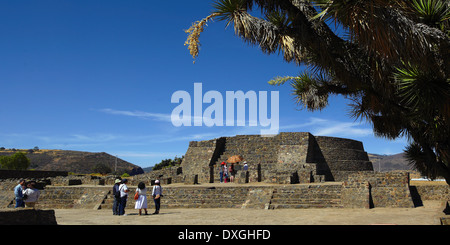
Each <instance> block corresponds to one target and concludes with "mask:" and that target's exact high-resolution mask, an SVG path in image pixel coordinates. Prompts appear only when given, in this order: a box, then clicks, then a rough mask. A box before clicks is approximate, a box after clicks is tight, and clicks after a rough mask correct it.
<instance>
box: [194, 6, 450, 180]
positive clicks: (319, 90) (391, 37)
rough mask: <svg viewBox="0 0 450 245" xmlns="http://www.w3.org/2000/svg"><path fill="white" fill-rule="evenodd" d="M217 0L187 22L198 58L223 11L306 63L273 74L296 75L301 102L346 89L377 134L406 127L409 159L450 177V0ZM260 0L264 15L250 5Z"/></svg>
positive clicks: (267, 45) (249, 36) (268, 49)
mask: <svg viewBox="0 0 450 245" xmlns="http://www.w3.org/2000/svg"><path fill="white" fill-rule="evenodd" d="M213 7H214V11H213V13H212V14H211V15H209V16H208V17H206V18H204V19H203V20H201V21H198V22H196V23H194V24H193V25H192V26H191V28H189V29H188V30H187V31H186V32H187V33H189V36H188V39H187V41H186V43H185V45H188V48H189V50H190V52H191V55H192V56H193V57H194V58H195V57H197V55H198V52H199V49H198V47H199V36H200V33H201V32H202V31H203V28H204V26H205V24H206V22H208V21H210V20H212V19H217V20H220V21H226V22H227V26H228V25H233V26H234V31H235V34H236V35H237V36H239V37H241V38H242V39H243V40H244V41H245V42H247V43H249V44H252V45H255V46H258V47H259V48H260V49H261V51H262V52H264V53H267V54H278V53H279V54H281V55H282V56H283V58H284V60H285V61H287V62H292V63H295V64H297V65H299V66H300V65H302V64H305V65H306V66H307V69H306V71H302V72H301V73H300V74H298V75H295V74H294V75H293V76H288V77H275V78H274V79H273V80H271V81H270V82H269V83H271V84H273V85H281V84H284V83H286V82H289V83H290V85H291V86H292V88H293V95H294V97H295V98H296V100H297V103H298V105H299V106H300V107H301V108H306V109H308V110H311V111H315V110H321V109H323V108H325V107H326V106H327V105H328V98H329V96H330V95H341V96H344V97H345V98H348V99H349V100H350V101H351V105H350V106H351V115H352V116H353V117H354V118H355V119H360V120H367V121H368V122H370V123H371V124H372V126H373V130H374V133H375V135H376V136H379V137H385V138H388V139H395V138H398V137H402V136H406V137H407V138H408V140H409V141H410V145H409V146H408V147H407V148H406V150H405V151H406V155H407V158H408V159H409V161H410V163H411V164H412V165H413V166H414V167H415V168H416V169H418V170H420V171H421V172H422V174H424V175H427V176H428V177H430V178H436V177H438V176H442V177H444V178H445V179H446V181H447V183H448V184H449V185H450V167H449V160H450V122H449V120H450V79H449V73H450V37H449V35H450V23H449V22H450V3H449V2H448V1H444V0H397V1H393V0H376V1H364V0H354V1H347V0H320V1H312V0H309V1H308V0H302V1H299V0H277V1H273V0H219V1H216V2H215V3H214V4H213ZM257 8H258V9H259V10H260V12H261V13H262V17H255V16H253V15H252V13H254V12H255V11H253V10H256V9H257ZM252 11H253V12H252ZM336 26H337V27H339V28H334V27H336ZM340 31H344V32H345V34H343V35H342V34H338V32H340Z"/></svg>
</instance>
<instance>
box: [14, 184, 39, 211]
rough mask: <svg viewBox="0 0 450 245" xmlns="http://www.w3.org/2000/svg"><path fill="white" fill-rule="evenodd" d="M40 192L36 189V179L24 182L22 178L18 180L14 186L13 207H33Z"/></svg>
mask: <svg viewBox="0 0 450 245" xmlns="http://www.w3.org/2000/svg"><path fill="white" fill-rule="evenodd" d="M40 194H41V193H40V192H39V190H38V189H36V181H29V182H26V181H25V180H24V179H21V180H19V183H18V185H17V186H16V187H15V188H14V195H15V199H16V206H15V208H24V207H29V208H34V207H35V205H36V202H37V201H38V199H39V196H40Z"/></svg>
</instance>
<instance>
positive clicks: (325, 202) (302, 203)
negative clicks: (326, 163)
mask: <svg viewBox="0 0 450 245" xmlns="http://www.w3.org/2000/svg"><path fill="white" fill-rule="evenodd" d="M341 189H342V186H341V185H340V184H339V185H298V186H295V187H291V186H284V187H277V188H275V189H274V191H273V196H272V199H271V201H270V205H269V209H280V208H291V209H295V208H343V205H342V204H341Z"/></svg>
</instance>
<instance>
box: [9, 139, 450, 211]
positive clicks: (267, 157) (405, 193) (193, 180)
mask: <svg viewBox="0 0 450 245" xmlns="http://www.w3.org/2000/svg"><path fill="white" fill-rule="evenodd" d="M233 155H241V156H242V157H243V158H244V160H245V161H247V163H248V165H249V169H248V170H247V171H244V170H243V169H242V163H241V164H237V165H236V169H237V170H238V172H237V176H236V179H235V182H236V183H235V184H233V185H227V184H219V183H218V182H219V176H218V172H219V171H218V170H219V166H220V163H221V162H222V161H226V160H227V159H228V158H229V157H230V156H233ZM31 172H33V171H31ZM11 174H13V175H17V173H16V172H10V173H7V172H5V173H4V174H3V175H2V176H6V178H2V176H0V193H1V194H0V209H1V208H7V207H13V206H14V193H13V189H14V186H15V185H17V180H18V178H17V177H18V176H15V177H14V178H9V176H11ZM28 174H33V173H28ZM34 174H36V176H35V178H34V179H36V180H37V182H38V184H39V185H38V186H39V187H38V189H40V190H41V197H40V200H39V201H38V203H37V204H36V207H37V208H38V209H48V208H52V209H59V208H62V209H111V206H112V203H113V196H112V191H111V190H112V186H113V184H114V180H115V178H116V176H105V177H96V176H75V175H69V176H64V174H63V176H60V175H61V174H60V173H58V174H56V176H55V175H54V173H48V176H47V177H45V178H42V176H41V175H42V174H45V173H34ZM156 179H158V180H160V181H161V183H162V185H163V186H164V187H163V188H164V197H163V198H162V201H161V205H162V208H163V209H166V208H253V209H283V208H290V209H298V208H374V207H399V208H400V207H401V208H413V207H416V206H420V205H421V203H422V200H444V201H446V202H447V203H448V200H450V188H449V186H447V185H444V186H433V185H431V186H410V183H409V173H407V172H383V173H379V172H374V171H373V167H372V163H371V162H370V161H369V158H368V155H367V153H366V152H365V151H364V148H363V145H362V143H361V142H359V141H355V140H350V139H342V138H334V137H317V136H313V135H312V134H310V133H280V134H278V135H276V136H273V137H263V136H259V135H238V136H235V137H221V138H217V139H213V140H207V141H192V142H190V143H189V148H188V149H187V152H186V154H185V157H184V160H183V162H182V164H181V166H176V167H170V168H165V169H162V170H156V171H151V172H150V173H146V174H139V175H135V176H133V177H131V178H130V179H129V182H128V184H129V187H130V190H131V192H130V193H129V198H128V201H127V203H128V204H127V207H128V209H133V208H134V202H135V201H134V199H133V196H134V191H135V187H136V186H137V184H138V183H139V182H144V183H145V184H146V185H147V186H148V187H150V186H151V185H153V184H154V181H155V180H156ZM258 182H264V184H261V183H258ZM174 183H178V185H172V184H174ZM180 183H184V184H180ZM210 183H217V184H210ZM202 184H205V185H202ZM150 193H151V192H147V195H149V196H148V199H149V200H150V199H151V197H150ZM150 209H151V208H150ZM4 215H10V214H9V213H5V214H4ZM15 215H17V214H15ZM5 217H6V216H5ZM8 217H9V216H8Z"/></svg>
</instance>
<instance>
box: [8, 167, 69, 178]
mask: <svg viewBox="0 0 450 245" xmlns="http://www.w3.org/2000/svg"><path fill="white" fill-rule="evenodd" d="M56 176H68V172H67V171H38V170H4V169H0V179H37V178H46V177H56Z"/></svg>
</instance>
